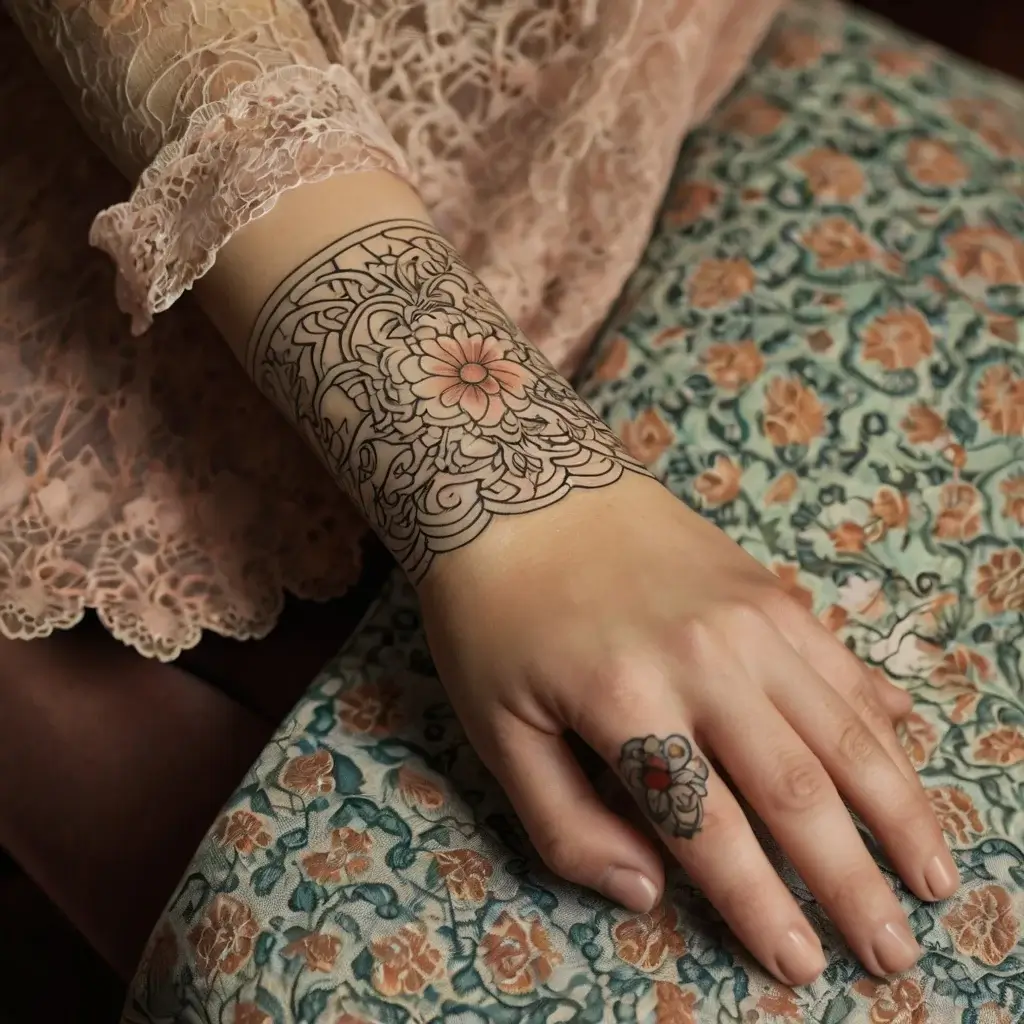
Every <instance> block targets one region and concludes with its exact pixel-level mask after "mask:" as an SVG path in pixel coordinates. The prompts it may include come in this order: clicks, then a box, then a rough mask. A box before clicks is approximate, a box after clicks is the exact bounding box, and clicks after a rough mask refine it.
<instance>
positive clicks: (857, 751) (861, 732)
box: [838, 717, 875, 764]
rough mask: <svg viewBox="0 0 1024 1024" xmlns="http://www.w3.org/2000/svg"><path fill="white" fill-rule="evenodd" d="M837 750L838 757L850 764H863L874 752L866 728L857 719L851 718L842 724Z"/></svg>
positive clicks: (870, 737) (873, 746) (872, 743)
mask: <svg viewBox="0 0 1024 1024" xmlns="http://www.w3.org/2000/svg"><path fill="white" fill-rule="evenodd" d="M838 748H839V756H840V757H842V758H844V759H845V760H847V761H849V762H851V763H852V764H863V763H864V762H865V761H868V760H870V758H871V757H872V755H873V754H874V752H875V744H874V742H873V740H872V736H871V733H870V731H869V730H868V728H867V726H866V725H865V724H864V723H863V722H862V721H861V720H860V719H859V718H853V717H851V718H850V719H849V721H847V722H844V723H843V726H842V728H841V729H840V731H839V741H838Z"/></svg>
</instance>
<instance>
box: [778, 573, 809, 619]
mask: <svg viewBox="0 0 1024 1024" xmlns="http://www.w3.org/2000/svg"><path fill="white" fill-rule="evenodd" d="M772 572H773V573H775V575H776V576H777V577H778V579H779V583H780V585H781V586H782V589H783V590H784V591H785V592H786V593H787V594H789V596H790V597H791V598H793V600H794V601H796V603H797V604H799V605H801V606H803V607H804V608H806V609H807V610H808V611H810V610H811V608H812V607H813V606H814V595H813V594H812V593H811V592H810V591H809V590H808V589H807V588H806V587H804V586H801V585H800V567H799V566H797V565H786V564H785V563H782V562H776V563H775V565H773V566H772Z"/></svg>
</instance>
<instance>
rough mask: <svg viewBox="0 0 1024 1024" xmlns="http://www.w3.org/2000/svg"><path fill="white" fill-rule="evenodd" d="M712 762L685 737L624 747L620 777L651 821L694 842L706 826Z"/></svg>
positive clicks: (636, 742)
mask: <svg viewBox="0 0 1024 1024" xmlns="http://www.w3.org/2000/svg"><path fill="white" fill-rule="evenodd" d="M708 771H709V770H708V763H707V761H705V760H704V758H702V757H701V756H700V755H699V754H697V753H696V752H695V751H694V749H693V745H692V744H691V743H690V741H689V740H688V739H687V738H686V737H685V736H678V735H677V736H666V737H665V739H660V738H659V737H657V736H646V737H642V738H637V739H632V740H629V741H628V742H627V743H625V744H623V747H622V753H621V755H620V757H619V774H620V775H621V776H622V778H623V781H624V782H625V783H626V786H627V787H628V789H629V791H630V792H631V793H632V794H633V796H634V797H635V798H636V800H637V802H638V803H639V804H640V806H641V807H642V808H643V809H644V810H645V811H646V812H647V814H648V816H649V817H650V819H651V820H652V821H653V822H654V823H655V824H656V825H657V826H659V828H661V830H662V831H663V832H664V833H665V834H666V835H669V836H679V837H681V838H683V839H692V838H693V837H694V836H695V835H696V834H697V833H698V832H699V831H700V830H701V826H702V825H703V823H704V798H705V797H706V796H707V795H708Z"/></svg>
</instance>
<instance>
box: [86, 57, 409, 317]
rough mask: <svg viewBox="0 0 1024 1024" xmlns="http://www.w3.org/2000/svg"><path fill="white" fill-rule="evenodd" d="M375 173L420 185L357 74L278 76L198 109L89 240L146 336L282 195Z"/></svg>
mask: <svg viewBox="0 0 1024 1024" xmlns="http://www.w3.org/2000/svg"><path fill="white" fill-rule="evenodd" d="M375 170H387V171H391V172H392V173H394V174H396V175H398V176H399V177H401V178H403V179H404V180H406V181H411V179H412V173H411V170H410V167H409V163H408V161H407V159H406V156H405V153H404V152H403V151H402V150H401V148H400V147H399V146H398V144H397V143H396V142H395V141H394V140H393V139H392V138H391V135H390V133H389V132H388V129H387V127H386V126H385V124H384V122H383V121H382V120H381V118H380V115H379V114H378V113H377V111H376V110H375V109H374V107H373V105H372V103H371V101H370V100H369V98H368V97H367V96H366V95H365V94H364V93H363V91H362V89H361V88H360V86H359V84H358V83H357V82H356V80H355V79H354V78H353V77H352V75H351V74H350V73H349V72H348V71H346V70H345V69H344V68H343V67H341V66H339V65H332V66H331V67H329V68H327V69H325V70H320V69H317V68H311V67H303V66H293V67H287V68H278V69H276V70H274V71H270V72H267V73H265V74H263V75H260V76H258V77H257V78H254V79H252V80H250V81H247V82H243V83H242V84H241V85H238V86H236V87H235V88H234V89H233V90H232V91H231V92H230V93H229V94H228V95H227V96H226V97H224V98H223V99H221V100H217V101H215V102H212V103H207V104H204V105H203V106H201V107H199V108H197V109H196V110H195V111H194V112H193V114H192V116H191V117H190V118H189V122H188V125H187V126H186V128H185V131H184V132H183V133H182V136H181V137H180V138H179V139H177V140H175V141H173V142H170V143H168V144H167V145H165V146H164V147H163V148H162V149H161V150H160V152H159V153H158V154H157V155H156V157H154V159H153V161H152V163H150V165H149V166H148V167H147V168H146V170H145V171H143V173H142V175H141V176H140V178H139V181H138V184H137V185H136V187H135V189H134V191H133V193H132V195H131V198H130V199H129V200H128V201H127V202H125V203H119V204H117V205H116V206H112V207H110V208H109V209H106V210H103V211H101V212H100V213H99V214H98V215H97V216H96V218H95V220H94V221H93V224H92V229H91V231H90V233H89V242H90V244H91V245H93V246H95V247H96V248H98V249H101V250H102V251H103V252H105V253H107V254H108V255H109V256H110V257H111V258H112V259H113V260H114V263H115V264H116V266H117V282H116V296H117V303H118V306H119V307H120V308H121V309H122V310H123V311H124V312H125V313H128V314H129V315H130V316H131V318H132V325H131V329H132V333H133V334H141V333H143V332H144V331H145V330H147V328H148V327H149V325H150V324H151V323H152V319H153V315H154V314H155V313H159V312H162V311H163V310H165V309H167V308H168V307H169V306H171V305H172V304H173V303H174V302H175V301H176V300H177V299H178V298H179V297H180V296H181V294H182V293H183V292H185V291H187V290H188V289H189V288H191V287H192V285H193V284H194V283H195V281H196V280H198V279H199V278H200V277H202V276H203V275H204V274H205V273H206V272H207V271H208V270H209V269H210V267H212V266H213V263H214V261H215V259H216V256H217V252H218V251H219V250H220V249H221V248H222V247H223V246H224V245H225V243H226V242H227V241H228V240H229V239H230V238H231V237H232V235H234V234H235V233H236V232H237V231H238V230H239V229H240V228H242V227H244V226H245V225H246V224H248V223H250V222H251V221H253V220H255V219H257V218H258V217H262V216H264V215H265V214H266V213H269V212H270V210H272V209H273V207H274V205H275V204H276V202H277V200H278V198H279V197H280V196H281V195H282V194H283V193H284V192H286V191H288V190H289V189H292V188H296V187H297V186H299V185H303V184H309V183H312V182H316V181H321V180H323V179H325V178H327V177H330V176H331V175H332V174H336V173H355V172H359V171H375Z"/></svg>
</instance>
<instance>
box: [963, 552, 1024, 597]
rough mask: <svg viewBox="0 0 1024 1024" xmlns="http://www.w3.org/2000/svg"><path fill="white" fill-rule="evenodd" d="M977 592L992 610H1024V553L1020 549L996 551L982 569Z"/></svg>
mask: <svg viewBox="0 0 1024 1024" xmlns="http://www.w3.org/2000/svg"><path fill="white" fill-rule="evenodd" d="M974 592H975V594H977V596H978V597H980V598H982V600H984V602H985V606H986V607H987V608H988V610H989V611H992V612H1021V611H1024V553H1022V552H1021V551H1020V550H1019V549H1017V548H1003V549H1002V550H1001V551H996V552H995V553H993V555H992V556H991V557H990V558H989V560H988V561H987V562H986V563H985V564H984V565H983V566H981V567H980V568H979V569H978V582H977V584H976V585H975V588H974Z"/></svg>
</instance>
